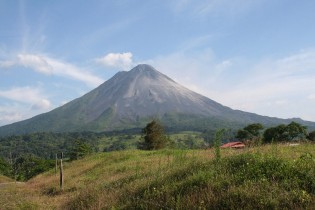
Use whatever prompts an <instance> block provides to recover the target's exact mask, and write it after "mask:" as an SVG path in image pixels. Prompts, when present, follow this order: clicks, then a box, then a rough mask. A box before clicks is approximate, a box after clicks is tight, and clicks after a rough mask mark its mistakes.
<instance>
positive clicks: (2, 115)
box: [0, 111, 23, 126]
mask: <svg viewBox="0 0 315 210" xmlns="http://www.w3.org/2000/svg"><path fill="white" fill-rule="evenodd" d="M22 119H23V116H22V115H21V114H20V113H17V112H7V111H0V126H2V125H5V124H9V123H13V122H17V121H20V120H22Z"/></svg>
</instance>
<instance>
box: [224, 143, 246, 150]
mask: <svg viewBox="0 0 315 210" xmlns="http://www.w3.org/2000/svg"><path fill="white" fill-rule="evenodd" d="M244 147H245V144H244V143H242V142H240V141H235V142H229V143H226V144H223V145H222V146H221V147H220V148H234V149H242V148H244Z"/></svg>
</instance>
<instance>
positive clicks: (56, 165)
mask: <svg viewBox="0 0 315 210" xmlns="http://www.w3.org/2000/svg"><path fill="white" fill-rule="evenodd" d="M57 167H58V154H56V161H55V176H57Z"/></svg>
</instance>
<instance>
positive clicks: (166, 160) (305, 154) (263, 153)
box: [0, 144, 315, 209]
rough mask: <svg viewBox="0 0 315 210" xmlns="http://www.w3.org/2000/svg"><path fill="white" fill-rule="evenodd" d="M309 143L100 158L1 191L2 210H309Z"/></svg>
mask: <svg viewBox="0 0 315 210" xmlns="http://www.w3.org/2000/svg"><path fill="white" fill-rule="evenodd" d="M314 146H315V145H314V144H305V145H300V146H298V147H288V146H286V145H269V146H263V147H259V148H251V149H246V150H229V149H227V150H223V151H222V157H223V158H222V159H221V160H220V161H219V162H218V161H215V160H214V156H213V154H214V151H213V150H191V151H188V150H163V151H151V152H148V151H124V152H112V153H100V154H96V155H92V156H90V157H87V158H85V159H82V160H78V161H75V162H72V163H65V166H64V191H63V192H61V191H60V190H59V177H58V176H55V175H54V171H51V172H48V173H45V174H41V175H39V176H37V177H35V178H34V179H32V180H30V181H29V182H28V183H26V185H21V186H20V185H18V186H10V188H0V195H1V198H3V199H0V206H2V207H5V209H6V208H7V209H16V208H24V209H111V208H114V209H161V208H162V209H196V208H206V209H236V208H238V209H301V208H302V209H312V207H313V206H314V205H315V191H314V189H315V165H314V164H315V161H314V157H315V148H314Z"/></svg>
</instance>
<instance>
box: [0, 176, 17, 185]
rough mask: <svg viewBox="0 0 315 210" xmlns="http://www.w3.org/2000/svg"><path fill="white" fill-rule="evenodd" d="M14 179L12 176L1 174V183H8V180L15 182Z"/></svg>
mask: <svg viewBox="0 0 315 210" xmlns="http://www.w3.org/2000/svg"><path fill="white" fill-rule="evenodd" d="M13 181H14V180H12V179H11V178H9V177H6V176H3V175H1V174H0V184H1V183H7V182H13Z"/></svg>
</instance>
